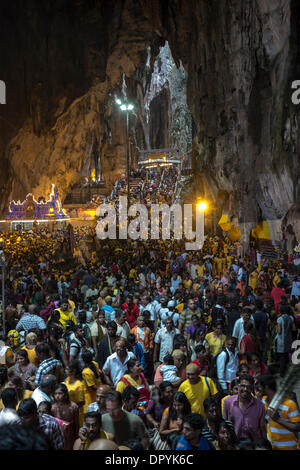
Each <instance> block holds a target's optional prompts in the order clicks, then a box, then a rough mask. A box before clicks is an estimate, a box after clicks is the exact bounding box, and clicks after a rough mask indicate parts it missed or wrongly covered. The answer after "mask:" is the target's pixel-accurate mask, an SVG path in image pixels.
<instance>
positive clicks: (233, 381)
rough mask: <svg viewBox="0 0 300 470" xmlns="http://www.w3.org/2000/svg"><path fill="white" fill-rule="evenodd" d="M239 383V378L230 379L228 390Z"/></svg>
mask: <svg viewBox="0 0 300 470" xmlns="http://www.w3.org/2000/svg"><path fill="white" fill-rule="evenodd" d="M238 384H239V379H232V381H231V382H230V390H233V387H235V386H236V385H238Z"/></svg>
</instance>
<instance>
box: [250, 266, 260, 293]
mask: <svg viewBox="0 0 300 470" xmlns="http://www.w3.org/2000/svg"><path fill="white" fill-rule="evenodd" d="M257 280H258V272H257V270H256V269H255V270H254V271H252V273H251V274H250V275H249V282H248V284H249V286H250V287H251V288H252V290H253V292H254V293H255V294H256V292H257Z"/></svg>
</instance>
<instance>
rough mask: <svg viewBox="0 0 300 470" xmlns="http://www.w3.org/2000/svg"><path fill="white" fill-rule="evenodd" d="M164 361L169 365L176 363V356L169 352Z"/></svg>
mask: <svg viewBox="0 0 300 470" xmlns="http://www.w3.org/2000/svg"><path fill="white" fill-rule="evenodd" d="M164 363H165V364H167V365H174V358H173V356H172V354H170V353H168V354H166V355H165V357H164Z"/></svg>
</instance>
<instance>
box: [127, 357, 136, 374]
mask: <svg viewBox="0 0 300 470" xmlns="http://www.w3.org/2000/svg"><path fill="white" fill-rule="evenodd" d="M137 362H138V360H137V359H136V358H135V357H134V358H132V359H129V361H128V362H127V364H126V365H127V371H126V374H130V369H132V368H133V367H134V366H135V365H136V363H137Z"/></svg>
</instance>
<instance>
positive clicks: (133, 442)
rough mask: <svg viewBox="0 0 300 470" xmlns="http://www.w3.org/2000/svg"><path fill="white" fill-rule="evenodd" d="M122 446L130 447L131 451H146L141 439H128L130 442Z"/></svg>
mask: <svg viewBox="0 0 300 470" xmlns="http://www.w3.org/2000/svg"><path fill="white" fill-rule="evenodd" d="M122 446H126V447H129V449H130V450H137V451H139V450H145V449H144V447H143V444H142V443H141V441H140V440H139V439H128V441H126V442H124V443H123V444H122Z"/></svg>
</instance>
